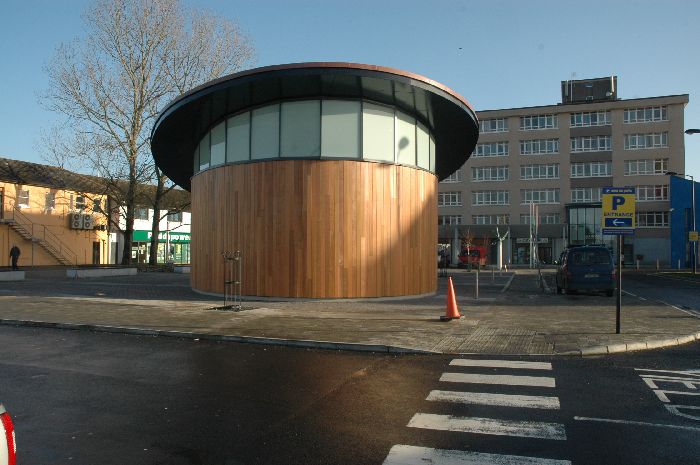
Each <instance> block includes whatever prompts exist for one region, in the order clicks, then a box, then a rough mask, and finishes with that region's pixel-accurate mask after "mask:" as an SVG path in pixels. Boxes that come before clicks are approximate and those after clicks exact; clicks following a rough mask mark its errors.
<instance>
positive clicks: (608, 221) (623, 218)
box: [601, 187, 636, 236]
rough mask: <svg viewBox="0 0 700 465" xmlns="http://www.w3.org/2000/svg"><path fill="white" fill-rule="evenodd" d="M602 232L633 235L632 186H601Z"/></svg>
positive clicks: (633, 197) (634, 207)
mask: <svg viewBox="0 0 700 465" xmlns="http://www.w3.org/2000/svg"><path fill="white" fill-rule="evenodd" d="M601 194H602V195H601V200H602V202H603V221H601V224H602V226H603V234H607V235H615V236H632V235H634V228H635V226H636V224H635V213H636V206H635V199H636V191H635V188H634V187H603V189H602V191H601Z"/></svg>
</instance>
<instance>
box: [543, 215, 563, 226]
mask: <svg viewBox="0 0 700 465" xmlns="http://www.w3.org/2000/svg"><path fill="white" fill-rule="evenodd" d="M540 224H561V216H560V215H559V213H544V214H543V215H541V216H540Z"/></svg>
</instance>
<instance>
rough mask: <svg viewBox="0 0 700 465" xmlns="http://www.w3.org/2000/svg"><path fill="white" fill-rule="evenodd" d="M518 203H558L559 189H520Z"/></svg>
mask: <svg viewBox="0 0 700 465" xmlns="http://www.w3.org/2000/svg"><path fill="white" fill-rule="evenodd" d="M520 203H521V204H528V203H559V189H521V190H520Z"/></svg>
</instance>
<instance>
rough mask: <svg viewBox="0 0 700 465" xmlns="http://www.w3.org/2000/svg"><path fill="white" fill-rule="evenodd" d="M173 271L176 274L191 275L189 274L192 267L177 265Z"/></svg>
mask: <svg viewBox="0 0 700 465" xmlns="http://www.w3.org/2000/svg"><path fill="white" fill-rule="evenodd" d="M173 271H174V272H175V273H189V272H190V267H189V266H178V265H175V267H174V268H173Z"/></svg>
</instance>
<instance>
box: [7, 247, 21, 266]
mask: <svg viewBox="0 0 700 465" xmlns="http://www.w3.org/2000/svg"><path fill="white" fill-rule="evenodd" d="M21 253H22V252H20V250H19V247H17V246H16V245H15V244H12V248H11V249H10V257H11V258H12V269H13V270H19V267H18V266H17V260H19V256H20V254H21Z"/></svg>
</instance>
